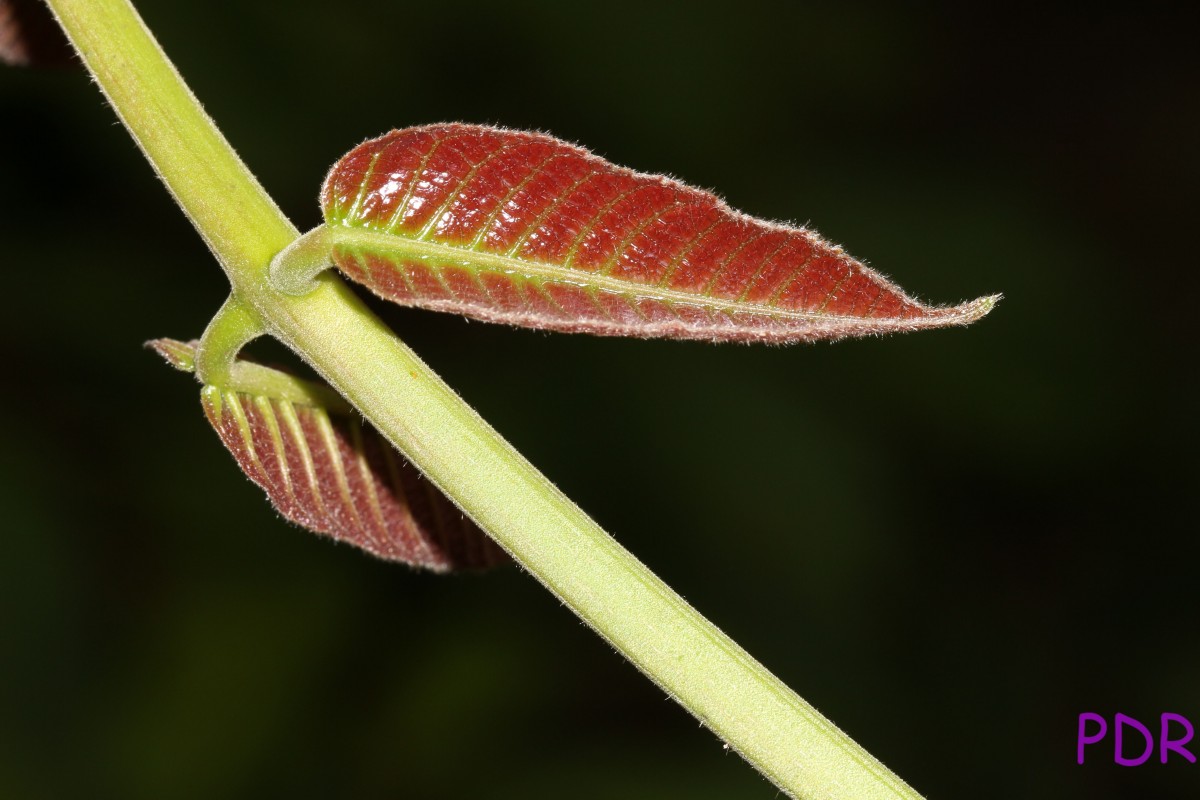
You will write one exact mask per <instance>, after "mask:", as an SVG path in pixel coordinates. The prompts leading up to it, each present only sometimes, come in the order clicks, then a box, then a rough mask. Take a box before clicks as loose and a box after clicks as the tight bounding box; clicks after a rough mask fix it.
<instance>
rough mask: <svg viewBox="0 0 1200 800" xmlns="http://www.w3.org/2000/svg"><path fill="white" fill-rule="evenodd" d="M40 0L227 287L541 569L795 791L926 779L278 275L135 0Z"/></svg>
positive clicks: (251, 201)
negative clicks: (883, 758)
mask: <svg viewBox="0 0 1200 800" xmlns="http://www.w3.org/2000/svg"><path fill="white" fill-rule="evenodd" d="M48 2H49V3H50V5H51V7H52V8H53V9H54V11H55V13H56V14H57V15H58V17H59V19H60V21H61V22H62V24H63V26H64V27H65V28H66V30H67V32H68V34H69V35H70V37H71V39H72V41H73V42H74V43H75V46H76V47H77V48H78V49H79V51H80V53H81V54H82V55H83V57H84V60H85V61H86V62H87V64H88V67H89V68H90V69H91V70H92V72H93V74H94V75H95V76H96V79H97V81H98V82H99V84H100V86H101V88H102V89H103V90H104V92H105V94H106V95H107V96H108V98H109V100H110V101H111V102H112V105H113V107H114V108H115V109H116V110H117V113H118V114H119V115H120V117H121V119H122V121H123V122H124V123H125V125H126V126H127V127H128V128H129V129H130V132H131V133H132V134H133V136H134V138H135V139H136V140H137V141H138V143H139V145H140V146H141V147H142V149H143V150H144V151H145V153H146V156H147V158H148V159H149V160H150V161H151V163H152V164H153V165H154V167H155V169H156V170H157V171H158V173H159V175H160V176H161V177H162V179H163V180H164V182H165V183H166V184H167V186H168V188H169V189H170V191H171V193H172V194H173V195H174V197H175V199H176V201H177V202H179V204H180V206H182V207H183V209H184V210H185V212H186V213H187V214H188V216H189V217H190V218H191V220H192V222H193V223H194V224H195V225H196V227H197V229H198V230H199V231H200V233H201V235H202V236H203V237H204V239H205V241H206V242H207V243H208V245H209V247H210V248H211V249H212V251H213V253H214V254H215V255H216V256H217V258H218V259H219V260H220V262H221V264H222V266H223V267H224V269H225V271H226V274H227V275H228V276H229V280H230V282H231V284H232V285H233V292H234V295H235V296H236V298H237V300H238V301H239V302H240V303H242V304H244V305H245V306H246V307H248V308H249V309H250V310H252V312H253V313H254V315H256V316H257V317H258V318H260V319H261V320H262V322H263V324H264V325H265V326H266V328H267V330H268V332H270V333H271V334H272V335H274V336H276V337H277V338H279V339H280V340H282V341H283V342H284V343H285V344H287V345H288V346H290V347H291V348H292V349H293V350H295V351H296V352H297V353H299V354H300V355H301V356H302V357H303V358H305V359H306V360H308V361H309V362H310V363H311V364H312V365H313V366H314V368H316V370H317V371H318V372H320V373H321V375H322V376H323V377H324V378H325V379H326V380H328V381H329V383H330V384H332V385H333V386H334V387H335V388H336V389H337V390H338V391H339V392H341V393H342V394H343V395H344V396H345V397H347V398H348V399H349V400H350V401H351V402H352V403H353V404H354V405H355V406H357V407H358V409H359V410H360V411H362V412H363V414H364V415H365V416H366V417H367V418H368V419H369V420H370V421H371V422H372V423H373V424H374V425H375V426H376V427H377V428H378V429H379V430H380V431H381V432H382V433H383V434H384V435H385V436H387V437H388V439H390V440H391V441H392V442H393V443H394V444H395V445H396V446H397V447H398V448H399V449H400V450H401V451H402V452H403V453H405V455H407V456H408V457H409V458H410V459H411V460H412V461H413V462H414V463H415V464H416V465H417V466H418V467H420V469H421V470H422V471H423V472H424V473H425V474H426V475H428V476H429V478H430V479H431V480H432V481H433V482H434V483H435V484H437V485H438V486H439V487H440V488H441V489H442V491H444V492H446V494H448V495H449V496H450V497H451V498H452V499H453V500H454V501H455V502H456V503H458V504H459V505H460V506H461V507H462V508H463V510H464V511H465V512H466V513H467V514H469V515H470V516H471V517H472V519H474V520H475V521H476V522H477V523H479V525H480V526H481V527H482V528H483V529H484V530H486V531H488V532H489V533H490V534H491V535H492V536H493V537H494V538H495V539H496V540H497V541H498V542H500V544H501V545H502V546H503V547H504V548H505V549H507V550H508V551H509V552H510V553H512V555H513V556H514V557H515V558H516V559H517V560H518V561H520V562H521V563H522V564H524V565H525V567H526V568H527V569H528V570H529V571H530V572H531V573H532V574H533V575H534V576H535V577H537V579H538V580H540V581H541V582H542V583H543V584H545V585H546V586H547V587H548V588H549V589H550V590H551V591H552V592H553V593H554V594H555V595H556V596H558V597H559V598H560V599H561V600H562V601H563V602H564V603H566V604H567V605H568V606H569V607H570V608H571V609H572V610H574V611H575V613H576V614H578V615H579V616H580V617H581V618H582V619H584V620H585V621H586V622H587V623H588V624H589V625H591V626H592V627H593V628H595V629H596V630H597V631H598V632H599V633H600V634H601V635H602V636H603V637H604V638H605V639H607V640H608V641H609V642H611V643H612V644H613V646H615V647H616V648H617V649H618V650H620V651H621V652H622V653H624V654H625V655H626V657H628V658H629V659H630V660H631V661H632V662H633V663H634V664H636V665H637V666H638V667H639V668H640V669H641V670H642V671H643V672H645V673H646V674H647V675H648V676H649V677H650V678H651V679H652V680H653V681H654V682H655V683H657V684H658V685H659V686H661V687H662V688H663V689H664V690H665V691H666V692H668V693H669V694H670V695H671V696H672V697H674V698H676V699H677V700H678V701H679V702H680V703H681V704H683V705H684V707H686V708H687V709H688V710H689V711H690V712H691V713H692V714H694V715H695V716H696V717H697V718H699V719H700V720H701V721H702V722H703V723H704V724H706V725H708V726H709V727H710V728H712V729H713V731H715V732H716V733H717V735H718V736H720V737H721V738H722V739H724V740H725V741H726V742H728V743H729V745H730V746H731V747H733V748H734V749H735V750H737V751H738V752H739V753H741V754H742V755H743V756H745V757H746V758H747V759H748V760H749V761H751V763H753V764H754V765H755V766H756V767H757V768H758V769H759V770H761V771H762V772H763V773H764V774H765V775H766V776H767V777H769V778H770V779H771V780H772V781H774V782H775V783H776V784H777V785H778V786H779V787H780V788H781V789H783V790H784V791H785V792H787V793H788V794H789V795H791V796H793V797H800V798H807V799H809V800H884V798H887V799H888V800H895V798H906V799H907V800H914V799H915V798H918V797H919V795H917V794H916V793H915V792H914V791H913V790H912V789H910V788H909V787H908V786H907V785H905V784H904V782H903V781H901V780H900V779H899V778H898V777H896V776H895V775H894V774H892V773H891V772H889V771H888V770H887V768H885V767H884V766H883V765H882V764H880V763H879V762H878V761H876V760H875V759H874V758H872V757H871V756H870V755H869V754H868V753H867V752H866V751H864V750H863V749H862V748H860V747H859V746H858V745H856V744H855V743H854V742H853V741H852V740H850V739H849V737H847V736H846V735H845V734H843V733H842V732H841V731H839V730H838V729H837V728H836V727H834V726H833V724H832V723H830V722H829V721H827V720H826V719H825V718H823V717H822V716H821V715H820V714H818V713H817V712H816V711H815V710H814V709H813V708H812V707H811V706H809V705H808V704H807V703H805V702H804V701H803V700H801V699H800V698H799V697H798V696H797V695H796V694H795V693H794V692H792V691H791V690H790V689H788V688H787V687H786V686H784V685H783V684H782V683H781V682H780V681H779V680H778V679H776V678H775V677H774V676H773V675H771V673H770V672H768V671H767V670H766V669H765V668H764V667H763V666H762V665H760V664H759V663H757V662H756V661H754V659H753V658H751V657H750V656H749V654H747V653H746V652H745V651H744V650H742V649H741V648H740V647H738V646H737V644H736V643H735V642H733V641H732V640H731V639H730V638H729V637H727V636H726V635H725V634H723V633H721V631H719V630H718V629H717V628H716V627H715V626H713V625H712V623H710V622H708V620H706V619H704V617H702V616H701V615H700V614H698V613H697V612H696V611H695V610H694V609H692V608H691V607H690V606H688V604H687V603H685V602H684V601H683V599H682V598H680V597H679V596H678V595H677V594H675V592H673V591H672V590H671V589H670V588H669V587H668V586H666V585H665V584H664V583H663V582H662V581H660V580H659V579H658V578H656V577H655V576H654V575H653V574H651V573H650V571H649V570H647V569H646V568H645V567H644V566H643V565H642V564H640V563H639V562H638V561H637V559H635V558H634V557H633V556H632V555H631V554H630V553H629V552H627V551H626V550H624V549H623V548H622V547H621V546H620V545H619V544H617V543H616V542H615V541H614V540H613V539H612V538H611V537H610V536H608V535H607V534H606V533H605V532H604V531H603V530H601V529H600V528H599V527H598V526H597V525H596V524H595V523H594V522H592V520H590V519H589V518H588V517H587V516H586V515H585V514H584V513H583V512H582V511H580V510H579V508H578V507H577V506H575V505H574V504H573V503H571V501H570V500H568V499H567V498H566V497H565V496H563V495H562V493H560V492H559V491H558V490H557V489H555V488H554V486H552V485H551V484H550V482H549V481H548V480H547V479H546V478H545V477H543V476H542V475H541V474H540V473H539V472H538V471H537V470H536V469H534V467H533V466H531V465H530V464H529V462H527V461H526V460H525V459H524V458H522V457H521V456H520V454H518V453H517V452H516V451H515V450H513V449H512V447H510V446H509V445H508V444H507V443H506V442H505V441H504V440H503V439H502V438H501V437H500V436H499V435H498V434H497V433H496V432H495V431H493V430H492V429H491V428H490V427H489V426H488V425H487V423H485V422H484V421H483V420H482V419H480V418H479V416H478V415H477V414H475V412H474V411H473V410H472V409H471V408H470V407H469V406H467V405H466V404H465V403H463V401H462V400H461V399H459V398H458V397H457V396H456V395H455V394H454V392H453V390H451V389H450V388H449V387H448V386H446V384H445V383H443V382H442V381H441V380H440V379H439V378H438V377H437V376H436V375H435V374H434V373H433V372H432V371H431V370H430V369H429V368H428V367H426V366H425V365H424V364H423V363H421V361H420V360H419V359H418V358H417V357H416V355H415V354H414V353H413V352H412V351H411V350H409V349H408V348H407V347H406V346H405V345H404V344H403V343H402V342H400V341H399V340H398V339H396V337H395V336H394V335H393V334H392V332H391V331H389V330H388V329H387V328H386V327H385V326H384V325H383V324H382V323H381V322H380V321H379V320H378V319H376V318H375V317H374V316H373V315H372V314H371V313H370V312H369V311H368V310H367V309H366V308H365V306H363V304H362V303H361V302H360V301H359V300H358V299H357V298H356V297H355V296H354V294H353V293H351V292H350V291H349V290H348V289H347V288H346V286H345V285H344V284H343V283H342V281H341V280H340V279H338V278H337V277H336V276H334V275H332V274H325V275H321V276H320V278H319V279H318V280H317V282H316V285H317V288H316V289H315V290H314V291H312V292H310V293H308V294H305V295H303V296H301V297H290V296H287V295H284V294H282V293H280V292H278V291H276V290H275V289H273V288H272V287H271V286H270V285H269V283H268V281H267V280H266V272H267V269H268V264H269V263H270V261H271V259H272V257H273V256H275V255H276V254H277V253H279V252H280V251H282V250H283V249H284V248H286V247H287V246H288V245H289V244H291V243H292V241H293V240H294V239H295V238H296V236H297V232H296V230H295V229H294V228H293V227H292V225H291V224H290V223H289V222H288V221H287V220H286V219H285V218H284V217H283V216H282V214H281V213H280V212H279V210H278V208H276V206H275V205H274V204H273V203H272V202H271V200H270V198H269V197H268V196H267V195H266V193H265V192H264V191H263V190H262V188H261V187H260V186H259V185H258V183H257V182H256V181H255V179H254V177H253V176H252V175H251V174H250V172H249V170H247V169H246V167H245V166H244V165H243V164H242V163H241V161H240V160H239V159H238V157H237V155H236V154H235V153H234V152H233V150H232V149H231V148H230V147H229V145H228V144H227V143H226V142H225V140H224V139H223V138H222V136H221V134H220V133H219V132H218V131H217V129H216V127H215V126H214V125H213V124H212V121H211V120H210V119H209V118H208V117H207V116H206V115H205V114H204V112H203V111H202V110H201V109H200V106H199V104H198V103H197V102H196V99H195V98H194V97H193V96H192V95H191V93H190V92H189V91H188V89H187V87H186V86H185V85H184V84H183V81H182V79H181V78H180V77H179V75H178V74H177V73H176V72H175V70H174V68H173V67H172V66H171V64H170V62H169V61H168V60H167V59H166V56H165V55H164V54H163V52H162V51H161V50H160V49H159V47H158V45H157V43H156V42H155V41H154V39H153V38H152V37H151V35H150V33H149V31H148V30H146V28H145V26H144V25H143V23H142V21H141V20H140V18H139V17H138V16H137V14H136V12H135V11H134V10H133V7H132V6H131V5H130V4H129V2H128V0H48Z"/></svg>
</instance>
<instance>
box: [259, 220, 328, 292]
mask: <svg viewBox="0 0 1200 800" xmlns="http://www.w3.org/2000/svg"><path fill="white" fill-rule="evenodd" d="M336 235H337V234H336V231H335V229H333V228H331V227H329V226H328V225H318V226H317V227H315V228H313V229H312V230H311V231H309V232H308V233H306V234H304V235H303V236H301V237H300V238H298V239H296V240H295V241H294V242H292V243H291V244H289V245H288V246H287V247H285V248H284V249H283V250H281V251H280V252H279V254H278V255H277V256H275V257H274V258H273V259H271V266H270V267H268V268H267V280H268V281H270V283H271V287H272V288H274V289H275V290H276V291H279V292H282V293H283V294H286V295H290V296H292V297H302V296H304V295H306V294H308V293H309V292H311V291H312V290H314V289H316V288H317V282H316V278H317V276H318V275H320V274H321V273H322V272H324V271H325V270H327V269H329V268H330V267H332V266H333V259H332V258H331V257H330V256H331V253H332V250H333V245H334V243H335V238H336Z"/></svg>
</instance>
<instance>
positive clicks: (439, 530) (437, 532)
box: [148, 339, 508, 572]
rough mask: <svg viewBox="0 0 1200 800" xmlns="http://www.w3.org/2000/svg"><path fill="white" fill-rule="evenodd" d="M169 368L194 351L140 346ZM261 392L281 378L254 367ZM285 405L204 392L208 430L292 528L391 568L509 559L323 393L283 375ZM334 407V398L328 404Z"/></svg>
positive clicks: (183, 363)
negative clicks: (287, 387) (394, 564)
mask: <svg viewBox="0 0 1200 800" xmlns="http://www.w3.org/2000/svg"><path fill="white" fill-rule="evenodd" d="M148 345H149V346H150V347H152V348H153V349H154V350H155V351H156V352H158V353H159V355H161V356H163V358H165V359H167V361H168V362H169V363H171V365H172V366H175V367H176V368H178V369H182V370H185V371H189V372H190V371H191V370H192V369H193V364H194V358H195V350H196V343H194V342H192V343H185V342H179V341H175V340H173V339H157V340H155V341H152V342H148ZM254 366H255V369H256V370H259V371H261V372H260V373H259V374H260V375H263V376H266V373H272V375H270V377H271V378H272V379H275V380H264V381H261V383H262V384H263V385H264V386H268V385H277V383H278V382H277V379H278V378H279V377H281V376H283V375H284V373H280V372H279V371H278V370H269V369H268V368H266V367H261V366H258V365H254ZM287 381H288V382H289V384H291V385H295V386H296V387H298V389H299V391H298V392H296V393H293V396H292V397H283V396H279V393H278V392H277V393H275V394H271V393H270V392H269V391H262V390H258V391H248V390H245V389H242V390H238V389H228V388H220V387H216V386H205V387H204V388H203V389H202V390H201V394H200V397H201V401H202V404H203V406H204V413H205V415H206V416H207V417H208V421H209V422H210V423H211V424H212V426H213V429H214V430H216V432H217V435H218V436H220V438H221V441H222V442H223V443H224V444H225V447H226V448H228V450H229V452H230V453H232V454H233V457H234V459H235V460H236V461H237V463H238V466H240V467H241V468H242V471H243V472H245V473H246V475H247V476H249V478H250V479H251V480H252V481H254V482H255V483H257V484H258V485H259V486H260V487H262V488H263V489H264V490H265V491H266V493H267V497H268V498H269V499H270V500H271V503H272V504H273V505H274V506H275V508H276V509H277V510H278V511H279V513H281V514H282V515H283V516H285V517H287V518H288V519H289V520H291V521H292V522H295V523H296V524H298V525H301V526H303V527H305V528H308V529H309V530H311V531H315V532H317V533H323V534H326V535H328V536H332V537H333V538H334V539H338V540H340V541H343V542H349V543H350V544H353V545H355V546H357V547H360V548H362V549H363V550H366V551H367V552H369V553H371V554H372V555H375V556H378V557H380V558H383V559H387V560H390V561H403V562H404V563H406V564H412V565H415V566H420V567H427V568H429V569H432V570H434V571H438V572H445V571H449V570H456V569H482V568H486V567H490V566H494V565H496V564H500V563H504V562H505V561H507V560H508V557H507V555H506V554H505V553H504V551H503V550H501V549H500V547H499V546H497V545H496V544H495V543H494V542H493V541H492V540H491V539H490V538H489V537H488V536H487V535H486V534H484V533H483V531H481V530H480V529H479V528H478V527H476V526H475V524H474V523H472V522H471V521H470V520H469V519H467V518H466V517H465V516H463V514H462V512H461V511H459V510H458V509H457V508H456V507H455V506H454V505H453V504H452V503H451V502H450V501H449V500H448V499H447V498H446V496H445V495H443V494H442V493H441V492H440V491H438V489H437V487H435V486H434V485H433V484H431V483H430V482H429V481H427V480H426V479H425V478H424V477H423V476H422V475H421V473H419V472H418V471H417V470H416V469H415V468H414V467H413V466H412V465H411V464H409V463H408V462H407V461H406V460H405V459H404V457H403V456H402V455H400V454H399V453H398V452H397V451H396V450H395V448H393V447H392V445H391V444H390V443H389V442H388V441H387V440H385V439H384V438H383V437H382V436H381V435H380V434H379V433H378V432H377V431H376V430H375V429H374V428H372V427H370V426H369V425H367V424H365V423H364V422H362V421H361V420H360V419H359V417H358V416H357V415H356V414H354V413H352V412H351V411H350V409H349V408H348V407H346V406H345V405H344V404H342V403H340V402H324V403H319V402H317V401H316V400H317V399H318V398H321V397H323V396H325V395H328V394H330V390H329V388H328V387H325V386H321V385H316V384H310V383H308V382H306V381H300V380H298V379H296V378H292V377H291V376H287ZM330 400H331V401H332V400H333V397H332V396H331V397H330Z"/></svg>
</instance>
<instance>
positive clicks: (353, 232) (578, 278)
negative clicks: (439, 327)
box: [326, 223, 994, 328]
mask: <svg viewBox="0 0 1200 800" xmlns="http://www.w3.org/2000/svg"><path fill="white" fill-rule="evenodd" d="M326 228H327V229H328V230H329V232H330V235H331V239H332V243H333V246H334V247H335V248H336V247H338V246H343V247H349V248H351V249H353V250H356V251H362V252H364V253H371V254H375V255H380V256H386V257H389V258H395V259H411V260H417V261H436V262H440V263H446V262H448V263H451V264H455V265H457V266H462V267H466V268H467V269H471V270H473V271H475V272H483V271H493V272H500V273H503V274H506V275H513V274H520V275H522V276H525V277H528V278H534V279H540V280H543V281H553V282H556V283H565V284H569V285H573V286H578V287H580V288H583V289H592V290H599V291H607V292H611V293H613V294H619V295H624V296H630V297H633V298H634V299H645V300H661V301H664V302H667V303H671V304H677V305H681V306H693V307H698V308H707V309H713V310H717V311H724V312H725V313H727V314H753V315H757V316H766V317H772V318H776V319H781V320H792V321H796V322H801V323H807V324H810V325H811V324H830V323H833V324H836V323H850V324H862V323H867V324H870V325H872V326H878V327H881V328H883V327H888V326H889V324H892V325H895V326H896V327H904V328H918V327H926V326H929V327H941V326H944V325H949V324H954V323H955V322H969V321H972V320H974V319H977V318H979V317H981V316H983V314H985V313H987V311H988V310H989V309H990V308H991V305H992V303H993V302H994V299H993V298H991V297H981V298H979V299H977V300H973V301H970V302H967V303H963V304H962V305H959V306H956V307H954V308H952V309H950V310H951V311H953V312H954V313H952V314H949V315H939V316H936V317H908V318H904V319H892V318H889V317H875V318H870V317H855V316H845V315H839V314H825V313H819V312H813V311H799V310H795V309H787V308H780V307H778V306H769V305H762V304H758V303H749V302H745V301H741V300H731V299H726V298H721V297H711V296H708V295H698V294H692V293H690V292H685V291H682V290H679V289H669V288H666V287H660V286H647V285H646V284H643V283H637V282H634V281H627V280H621V279H620V278H614V277H613V276H611V275H606V274H601V273H594V272H584V271H582V270H579V269H573V268H569V267H560V266H558V265H556V264H551V263H548V262H544V261H533V260H528V259H522V258H516V257H513V256H509V255H503V254H500V253H491V252H488V251H486V250H472V249H468V248H465V247H459V246H456V245H452V244H445V243H443V242H435V241H429V240H426V239H414V238H412V237H408V236H405V235H403V234H398V233H384V232H381V231H375V230H371V229H370V228H365V227H359V226H354V225H349V224H336V223H327V224H326ZM883 290H884V291H888V289H887V288H884V289H883Z"/></svg>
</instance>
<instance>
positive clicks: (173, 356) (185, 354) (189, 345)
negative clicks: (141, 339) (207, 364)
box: [145, 339, 196, 372]
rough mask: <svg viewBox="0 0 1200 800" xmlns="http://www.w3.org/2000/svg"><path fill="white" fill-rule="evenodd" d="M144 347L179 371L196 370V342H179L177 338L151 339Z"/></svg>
mask: <svg viewBox="0 0 1200 800" xmlns="http://www.w3.org/2000/svg"><path fill="white" fill-rule="evenodd" d="M145 347H147V348H148V349H150V350H153V351H154V352H156V353H158V354H159V355H160V356H162V357H163V359H164V360H165V361H166V362H167V363H168V364H170V365H171V366H172V367H174V368H175V369H177V370H179V371H180V372H195V371H196V342H181V341H179V340H178V339H151V340H150V341H148V342H146V344H145Z"/></svg>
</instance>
